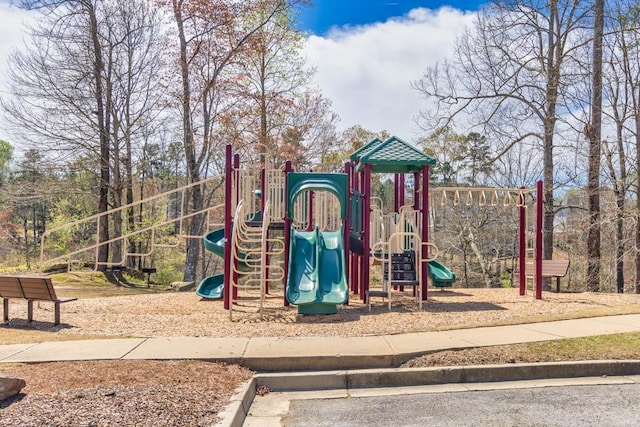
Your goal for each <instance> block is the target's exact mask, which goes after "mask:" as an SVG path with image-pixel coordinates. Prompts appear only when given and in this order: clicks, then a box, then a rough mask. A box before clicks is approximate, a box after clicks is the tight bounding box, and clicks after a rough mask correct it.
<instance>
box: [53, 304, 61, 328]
mask: <svg viewBox="0 0 640 427" xmlns="http://www.w3.org/2000/svg"><path fill="white" fill-rule="evenodd" d="M55 304H56V308H55V311H56V317H55V321H54V322H53V324H54V325H59V324H60V303H59V302H56V303H55Z"/></svg>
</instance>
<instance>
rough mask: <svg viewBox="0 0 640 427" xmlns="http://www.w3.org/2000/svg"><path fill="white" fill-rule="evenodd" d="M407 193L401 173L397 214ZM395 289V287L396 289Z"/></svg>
mask: <svg viewBox="0 0 640 427" xmlns="http://www.w3.org/2000/svg"><path fill="white" fill-rule="evenodd" d="M404 196H405V192H404V174H403V173H401V174H399V175H398V210H397V211H396V212H398V213H400V209H401V208H402V207H403V206H404V199H405V197H404ZM403 227H404V225H403ZM402 231H407V230H402ZM394 289H395V287H394ZM400 292H404V286H400Z"/></svg>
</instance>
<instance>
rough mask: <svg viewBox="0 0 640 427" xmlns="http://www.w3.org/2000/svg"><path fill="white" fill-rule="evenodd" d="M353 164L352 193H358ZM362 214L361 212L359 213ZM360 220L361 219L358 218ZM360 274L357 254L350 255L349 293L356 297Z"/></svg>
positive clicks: (358, 182) (358, 180)
mask: <svg viewBox="0 0 640 427" xmlns="http://www.w3.org/2000/svg"><path fill="white" fill-rule="evenodd" d="M355 166H356V165H355V164H354V165H352V168H351V185H352V186H353V191H358V192H359V191H360V178H359V175H358V172H357V171H356V169H355ZM360 214H362V210H361V211H360ZM360 219H362V218H360ZM356 231H357V233H358V235H359V237H360V238H361V239H362V230H356ZM359 272H360V264H359V263H358V254H356V253H352V254H351V291H352V292H353V294H354V295H358V294H359V293H360V289H359V287H360V282H359V275H358V273H359Z"/></svg>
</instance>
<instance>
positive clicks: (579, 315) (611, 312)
mask: <svg viewBox="0 0 640 427" xmlns="http://www.w3.org/2000/svg"><path fill="white" fill-rule="evenodd" d="M623 314H640V304H624V305H616V306H610V307H595V308H589V309H585V310H579V311H572V312H568V313H547V314H536V315H533V316H522V317H513V318H509V319H500V320H496V321H493V322H476V323H473V322H470V323H469V324H468V325H467V326H466V327H467V328H484V327H491V326H511V325H522V324H526V323H539V322H553V321H557V320H572V319H585V318H588V317H602V316H618V315H623ZM452 329H460V327H459V326H452V327H450V328H440V329H438V330H441V331H446V330H452Z"/></svg>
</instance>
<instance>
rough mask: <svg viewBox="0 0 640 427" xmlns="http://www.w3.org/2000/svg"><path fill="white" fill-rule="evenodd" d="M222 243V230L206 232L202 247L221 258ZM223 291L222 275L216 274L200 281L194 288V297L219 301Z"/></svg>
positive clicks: (222, 251) (222, 252)
mask: <svg viewBox="0 0 640 427" xmlns="http://www.w3.org/2000/svg"><path fill="white" fill-rule="evenodd" d="M224 241H225V239H224V228H218V229H216V230H213V231H210V232H208V233H207V234H206V235H205V236H204V237H203V238H202V245H203V246H204V248H205V249H206V250H208V251H209V252H213V253H214V254H216V255H218V256H220V257H223V256H224ZM223 289H224V274H216V275H214V276H209V277H205V278H204V279H202V281H201V282H200V284H199V285H198V287H197V288H196V295H198V296H200V297H202V298H206V299H220V298H222V291H223Z"/></svg>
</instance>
